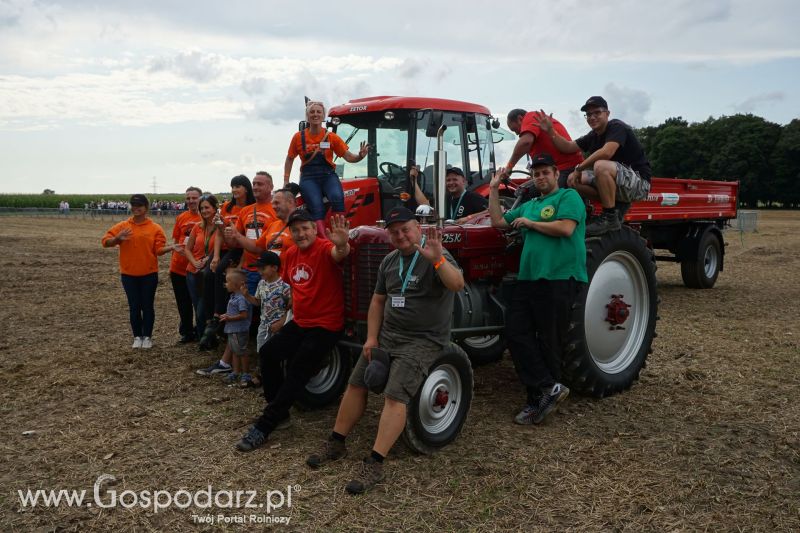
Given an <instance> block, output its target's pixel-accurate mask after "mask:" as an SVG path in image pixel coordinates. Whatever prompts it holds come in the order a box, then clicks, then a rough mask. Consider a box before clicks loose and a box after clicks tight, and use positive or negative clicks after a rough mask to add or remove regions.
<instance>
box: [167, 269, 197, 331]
mask: <svg viewBox="0 0 800 533" xmlns="http://www.w3.org/2000/svg"><path fill="white" fill-rule="evenodd" d="M169 280H170V281H171V282H172V292H173V293H174V294H175V304H176V305H177V306H178V316H179V317H180V324H178V333H180V334H181V335H194V325H193V324H194V309H193V308H192V298H191V296H190V295H189V287H188V286H187V285H186V276H181V275H180V274H176V273H175V272H170V273H169Z"/></svg>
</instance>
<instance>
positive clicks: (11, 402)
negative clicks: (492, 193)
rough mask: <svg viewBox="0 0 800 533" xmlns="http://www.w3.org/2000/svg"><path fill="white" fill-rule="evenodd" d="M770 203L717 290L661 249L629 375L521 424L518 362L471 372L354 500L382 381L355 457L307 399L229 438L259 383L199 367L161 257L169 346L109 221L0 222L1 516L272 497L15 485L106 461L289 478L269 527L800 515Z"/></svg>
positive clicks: (184, 481) (57, 519) (792, 333)
mask: <svg viewBox="0 0 800 533" xmlns="http://www.w3.org/2000/svg"><path fill="white" fill-rule="evenodd" d="M760 215H761V218H760V221H759V231H758V232H757V233H746V234H743V235H740V234H739V233H735V232H732V231H728V232H726V240H727V243H728V247H727V255H726V261H725V271H724V272H723V273H722V274H721V275H720V278H719V281H718V283H717V286H716V287H715V288H714V289H712V290H707V291H700V290H690V289H686V288H684V287H683V284H682V282H681V278H680V269H679V267H678V266H677V265H674V264H669V263H661V264H660V265H659V270H658V279H659V293H660V295H661V298H662V300H661V306H660V312H659V314H660V316H661V320H660V322H659V324H658V338H657V339H656V341H655V343H654V346H653V347H654V352H653V354H652V355H651V356H650V358H649V360H648V365H647V368H646V369H645V370H644V371H643V372H642V375H641V379H640V381H639V382H638V383H637V384H636V385H635V386H634V387H633V388H632V389H631V390H630V391H628V392H625V393H623V394H620V395H617V396H614V397H611V398H606V399H603V400H594V399H590V398H581V397H571V398H570V399H568V400H567V402H566V403H565V404H564V405H563V407H562V408H561V409H560V411H559V412H558V413H557V414H556V415H555V416H553V417H552V418H551V419H550V420H548V422H547V423H546V424H544V425H542V426H540V427H535V428H531V427H519V426H515V425H514V424H512V423H511V418H512V417H513V415H514V413H515V412H516V410H517V409H518V408H519V407H520V405H521V404H522V402H523V400H524V396H523V392H522V389H521V387H520V386H519V385H518V382H517V379H516V376H515V374H514V370H513V366H512V365H511V363H510V361H509V359H508V357H506V358H505V359H504V360H503V361H502V362H501V363H499V364H496V365H490V366H487V367H482V368H479V369H476V371H475V392H474V394H475V396H474V400H473V406H472V411H471V412H470V415H469V419H468V421H467V425H466V427H465V429H464V431H463V433H462V435H461V436H460V438H459V439H458V440H457V441H456V442H455V443H454V444H452V445H451V446H449V447H447V448H446V449H444V450H443V451H441V452H440V453H438V454H436V455H434V456H429V457H422V456H416V455H414V454H412V453H411V452H409V451H408V450H407V449H406V448H404V447H403V446H402V444H398V445H396V446H395V448H394V449H393V451H392V454H391V455H390V457H389V459H388V460H387V464H386V468H387V474H388V475H387V480H386V482H385V483H383V484H382V485H379V487H378V488H376V490H374V491H373V492H371V493H369V494H367V495H366V496H363V497H357V498H354V497H351V496H349V495H347V494H346V493H345V491H344V485H345V483H346V482H347V481H348V480H349V479H350V477H351V474H352V472H353V470H354V467H355V465H356V462H357V461H359V460H360V459H361V457H362V456H363V455H364V454H366V453H367V452H368V450H369V449H370V446H371V443H372V438H373V436H374V433H375V429H376V425H377V420H378V414H379V411H380V407H381V404H382V401H381V399H380V398H378V397H371V398H370V404H369V408H368V411H367V414H366V416H365V418H364V420H363V421H362V423H361V425H360V426H359V427H358V428H357V429H356V431H355V432H354V434H353V435H352V436H351V437H350V438H349V439H348V446H349V449H350V456H349V457H348V458H347V459H345V460H344V461H341V462H339V463H335V464H333V465H331V466H330V467H327V468H324V469H322V470H319V471H311V470H309V469H307V468H306V467H305V465H304V460H305V457H306V456H307V455H308V454H309V453H310V452H311V451H312V450H314V449H315V448H316V447H317V446H318V444H319V442H320V441H321V440H322V439H324V438H325V436H326V435H327V434H328V433H329V432H330V428H331V426H332V423H333V419H334V416H335V412H336V406H335V405H334V406H331V407H329V408H327V409H324V410H320V411H316V412H296V413H294V415H293V418H294V426H293V427H292V428H291V429H289V430H287V431H283V432H278V433H276V434H275V435H274V436H273V438H272V440H271V441H270V442H268V444H267V445H266V446H265V447H264V448H263V449H260V450H257V451H255V452H253V453H250V454H246V455H245V454H240V453H238V452H236V451H235V450H234V448H233V445H234V443H235V442H236V440H237V439H238V438H239V437H240V436H241V434H242V433H243V432H244V431H245V430H246V429H247V427H248V425H249V423H250V421H251V420H252V418H253V417H254V416H255V415H256V414H257V413H258V412H259V411H260V409H261V407H262V399H261V397H260V395H259V394H258V393H257V392H255V391H254V390H240V389H232V388H227V387H224V386H223V385H222V384H221V383H220V382H219V381H217V380H214V379H204V378H201V377H199V376H196V375H194V373H193V370H194V369H195V368H198V367H200V366H205V365H207V364H208V362H209V361H210V360H211V358H212V356H211V355H209V354H208V353H200V352H198V351H197V350H196V347H195V345H190V346H179V345H177V344H176V340H177V333H176V329H177V312H176V310H175V304H174V299H173V296H172V291H171V287H170V284H169V278H168V275H167V264H168V262H167V258H166V257H165V258H163V259H162V261H161V265H162V270H161V280H160V283H159V289H158V293H157V299H156V313H157V317H156V330H155V333H154V342H155V348H154V349H153V350H150V351H143V350H132V349H131V348H130V342H131V338H130V337H131V335H130V331H129V326H128V322H127V306H126V303H125V298H124V293H123V291H122V287H121V285H120V281H119V276H118V270H117V258H116V255H117V253H116V251H115V250H104V249H102V248H101V247H100V244H99V239H100V237H101V236H102V234H103V232H104V231H105V229H106V224H104V223H102V222H97V221H92V220H56V219H29V218H4V219H3V220H2V225H0V247H1V248H2V251H3V253H2V255H1V256H0V262H1V263H2V272H3V275H2V278H0V298H2V303H3V305H2V307H0V323H2V325H3V326H2V334H0V388H1V389H2V392H1V393H0V394H2V420H3V424H2V427H1V428H0V435H2V440H1V444H0V446H1V447H2V459H3V468H2V470H0V487H2V491H0V529H2V530H5V531H12V530H14V531H38V530H41V531H53V530H57V531H76V530H81V531H83V530H97V531H100V530H102V531H110V530H135V531H182V530H193V529H207V530H211V529H212V528H217V527H219V526H220V524H218V523H217V524H214V525H209V524H200V523H198V520H199V519H200V518H199V517H200V516H204V515H206V514H211V515H213V516H214V517H215V518H216V515H219V514H221V515H225V516H228V517H229V519H231V517H233V518H232V519H233V520H236V519H237V518H236V517H240V516H241V517H243V518H242V520H249V515H251V514H253V515H257V516H264V515H265V514H266V513H265V512H264V509H258V510H255V511H253V510H245V509H238V510H237V509H214V510H212V511H207V510H203V509H197V508H189V509H180V508H177V507H175V506H173V507H171V508H170V509H164V510H160V511H159V512H157V513H156V512H154V511H153V508H152V506H151V507H150V508H147V509H142V508H140V507H138V506H135V507H132V508H130V509H127V508H125V507H124V506H122V505H117V506H115V507H112V508H99V507H98V505H92V506H86V505H84V506H81V507H79V508H76V507H68V506H67V505H65V504H64V503H63V502H62V504H61V506H60V507H58V508H49V509H47V508H43V507H42V506H41V504H40V505H39V506H37V507H35V508H24V507H23V505H22V503H21V502H20V499H19V495H18V491H19V490H22V491H23V492H24V491H26V490H27V489H31V490H35V489H40V488H41V489H48V490H50V489H53V490H58V489H77V490H82V489H85V490H86V491H87V501H93V499H92V498H93V495H92V489H93V485H94V484H95V481H96V480H97V479H98V477H99V476H101V475H103V474H110V475H113V476H114V477H115V478H116V480H117V481H116V484H114V485H111V486H109V487H106V488H108V489H110V490H112V491H116V493H117V494H120V493H122V492H123V491H126V490H130V491H134V492H135V493H137V494H141V493H142V492H143V491H154V490H166V491H170V492H171V493H173V494H174V493H176V492H177V491H178V490H180V489H184V490H188V491H190V492H196V491H200V490H205V489H207V487H208V486H209V485H210V486H211V487H212V490H213V491H226V490H227V491H236V490H253V491H257V493H258V498H257V499H256V502H264V501H265V499H266V495H267V493H268V491H270V490H282V491H284V492H286V490H287V486H291V487H292V488H293V489H292V491H293V492H292V505H291V507H289V506H286V505H285V506H284V507H283V508H281V509H279V510H275V511H273V513H272V514H273V515H275V516H284V517H289V518H290V523H289V525H288V526H286V525H276V526H273V527H274V528H275V529H276V530H281V529H282V530H286V531H517V530H518V531H570V530H572V531H649V530H655V531H696V530H724V531H764V530H771V531H797V530H800V503H799V502H800V405H799V404H800V402H798V400H800V392H798V384H799V383H800V369H799V368H800V366H799V365H798V363H799V362H800V327H798V326H799V325H800V319H798V315H800V306H799V305H798V301H800V260H798V258H799V257H800V213H789V212H762V213H761V214H760ZM107 225H108V226H110V225H111V224H110V223H109V224H107ZM164 229H165V230H166V231H167V232H168V233H169V230H170V229H171V228H169V227H167V226H165V228H164ZM30 432H33V433H30ZM298 486H299V487H298ZM101 496H102V498H103V502H105V503H108V502H109V498H110V493H104V494H102V495H101ZM128 501H130V498H129V499H128ZM139 503H141V501H140V502H139ZM193 515H195V516H193ZM221 525H222V526H223V527H224V528H229V529H238V528H240V527H242V526H239V525H237V524H233V523H230V524H221ZM247 527H250V528H262V527H265V526H264V525H263V524H257V523H248V524H247Z"/></svg>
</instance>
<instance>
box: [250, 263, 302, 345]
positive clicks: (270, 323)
mask: <svg viewBox="0 0 800 533" xmlns="http://www.w3.org/2000/svg"><path fill="white" fill-rule="evenodd" d="M250 266H254V267H258V272H259V274H261V281H259V282H258V287H256V294H255V296H250V294H249V293H247V291H242V295H243V296H244V297H245V299H247V301H248V302H250V303H251V304H253V305H260V306H261V323H260V324H259V325H258V336H257V337H256V346H257V348H256V350H257V351H260V350H261V347H262V346H264V344H265V343H266V342H267V339H269V338H270V337H271V336H272V335H274V334H275V333H277V332H278V330H279V329H281V327H283V325H284V324H285V323H286V317H287V314H288V311H289V310H290V309H291V308H292V304H291V301H292V300H291V292H290V291H291V289H290V288H289V284H288V283H286V282H285V281H283V279H281V277H280V274H279V272H280V269H281V258H280V256H278V254H276V253H275V252H270V251H267V252H264V253H262V254H261V257H259V258H258V261H256V262H255V263H252V264H251V265H250Z"/></svg>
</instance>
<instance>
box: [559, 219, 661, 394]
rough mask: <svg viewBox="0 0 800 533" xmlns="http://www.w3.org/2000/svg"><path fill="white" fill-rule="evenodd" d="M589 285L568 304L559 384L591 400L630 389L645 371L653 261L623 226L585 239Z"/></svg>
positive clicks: (654, 299)
mask: <svg viewBox="0 0 800 533" xmlns="http://www.w3.org/2000/svg"><path fill="white" fill-rule="evenodd" d="M586 269H587V272H588V275H589V284H588V286H587V287H586V289H585V290H584V291H583V293H582V294H581V296H580V297H579V298H578V299H577V301H576V303H575V304H573V309H572V317H571V321H570V325H569V330H568V333H567V342H566V347H565V349H564V356H563V361H562V364H563V371H564V381H565V382H566V383H567V385H569V387H570V388H572V389H575V390H576V391H578V392H582V393H584V394H589V395H592V396H596V397H603V396H608V395H610V394H614V393H616V392H620V391H623V390H626V389H628V388H630V386H631V384H632V383H633V382H634V381H636V380H637V379H638V377H639V372H640V371H641V369H642V368H644V366H645V361H646V359H647V355H648V354H649V353H650V352H651V344H652V342H653V338H654V337H655V327H656V320H657V316H656V315H657V313H658V295H657V293H656V265H655V256H654V254H653V252H652V250H650V249H649V248H648V247H647V246H646V244H645V241H644V239H642V238H641V237H640V236H639V234H638V233H636V232H635V231H633V230H632V229H630V228H629V227H628V226H623V227H622V228H621V229H620V230H619V231H614V232H610V233H608V234H606V235H603V236H602V237H592V238H588V239H586Z"/></svg>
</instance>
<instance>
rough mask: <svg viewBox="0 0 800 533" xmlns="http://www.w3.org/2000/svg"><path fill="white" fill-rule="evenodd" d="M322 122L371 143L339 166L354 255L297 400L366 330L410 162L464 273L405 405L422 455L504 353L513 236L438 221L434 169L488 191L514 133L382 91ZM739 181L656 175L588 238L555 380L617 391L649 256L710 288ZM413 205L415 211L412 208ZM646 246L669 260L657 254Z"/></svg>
mask: <svg viewBox="0 0 800 533" xmlns="http://www.w3.org/2000/svg"><path fill="white" fill-rule="evenodd" d="M328 123H329V127H331V128H332V129H334V130H335V131H336V132H337V133H338V134H339V136H341V137H342V138H343V139H344V140H345V142H346V143H347V144H348V145H350V146H358V144H359V143H360V142H362V141H366V142H369V143H370V145H371V146H372V150H371V151H370V153H369V155H368V156H367V157H366V158H365V159H364V160H362V161H360V162H358V163H344V162H343V161H341V160H338V161H337V162H338V163H341V164H340V165H338V166H337V174H338V175H339V176H340V178H341V179H342V186H343V189H344V196H345V211H346V216H347V217H348V219H349V220H350V226H351V228H352V229H351V230H350V245H351V249H352V252H351V254H350V257H349V258H348V260H347V261H346V263H345V267H344V275H345V315H346V316H345V319H346V324H347V325H346V337H345V339H344V340H343V341H342V342H341V343H340V344H339V346H338V347H337V348H336V349H335V350H334V352H333V353H331V356H330V358H329V360H328V361H327V365H326V366H325V367H324V368H322V369H321V371H320V372H319V374H318V375H317V376H315V377H314V378H313V379H312V381H311V382H310V383H309V385H308V386H307V388H306V391H305V395H304V397H303V398H302V400H301V404H302V405H303V406H305V407H307V408H308V407H318V406H322V405H325V404H328V403H331V402H333V401H335V400H336V399H337V398H338V397H339V395H340V394H341V392H342V390H343V389H344V387H345V385H346V383H347V377H348V375H349V373H350V369H351V368H352V365H353V363H354V361H355V358H357V357H359V355H360V351H361V346H362V344H363V341H364V339H365V338H366V318H367V310H368V308H369V303H370V299H371V297H372V293H373V290H374V287H375V281H376V276H377V270H378V267H379V265H380V263H381V261H382V259H383V258H384V256H385V255H386V254H387V253H389V252H390V251H391V249H392V248H391V245H390V243H389V239H388V236H387V235H386V233H385V231H384V230H383V227H382V225H381V221H382V220H383V219H384V218H385V216H386V214H387V212H388V211H389V210H390V209H392V208H393V207H395V206H397V205H408V203H409V202H413V190H412V189H411V185H412V182H411V181H410V177H409V168H410V166H411V165H418V166H419V167H420V169H421V172H420V176H419V178H418V181H419V185H420V187H421V189H422V190H423V192H425V194H426V196H428V198H431V199H433V202H432V205H433V206H434V212H435V215H434V217H435V220H434V219H433V218H434V217H428V218H427V219H423V224H425V223H437V224H442V225H443V227H444V234H443V241H444V246H445V247H446V248H447V249H448V250H449V251H450V253H451V254H452V255H453V257H454V258H455V259H456V261H458V264H459V265H460V267H461V268H462V269H463V272H464V278H465V282H466V286H465V288H464V289H463V290H462V291H461V292H459V293H458V294H456V296H455V303H454V309H453V322H452V340H453V342H452V343H451V345H450V346H449V348H448V349H446V350H445V351H444V353H443V355H442V356H441V358H440V359H439V360H438V361H437V362H436V363H434V365H433V367H432V368H431V369H430V373H429V376H428V378H427V380H426V381H425V382H424V383H423V385H422V386H421V387H420V390H419V391H418V392H417V395H416V397H415V399H414V400H413V402H412V403H411V404H410V405H409V409H408V418H407V423H406V430H405V432H404V440H405V441H406V442H407V443H408V444H409V445H410V447H411V448H412V449H414V450H417V451H419V452H424V453H427V452H431V451H433V450H435V449H437V448H440V447H442V446H444V445H446V444H448V443H449V442H451V441H453V440H454V439H455V438H456V436H457V435H458V433H459V432H460V430H461V428H462V426H463V424H464V422H465V420H466V417H467V413H468V411H469V407H470V403H471V399H472V368H471V365H470V361H471V362H472V364H473V365H477V364H483V363H486V362H489V361H494V360H497V359H499V358H500V357H501V356H502V354H503V351H504V350H505V341H504V337H503V331H504V316H505V313H506V308H507V302H508V301H509V297H508V296H509V294H511V293H512V291H514V287H515V283H516V273H517V271H518V268H519V259H520V252H521V249H522V238H521V236H520V234H519V233H518V232H515V231H511V232H507V231H501V230H498V229H495V228H493V227H492V226H491V224H490V220H489V217H488V215H486V216H484V217H481V218H476V219H474V220H473V221H472V222H471V223H469V224H463V225H456V224H454V223H453V222H452V221H446V220H443V216H442V215H443V213H444V201H445V198H444V195H445V188H444V173H445V169H446V165H447V166H457V167H460V168H462V169H463V171H464V174H465V176H466V177H467V181H468V189H470V190H474V191H476V192H478V193H479V194H482V195H484V196H488V184H489V180H490V179H491V176H492V174H493V172H494V169H495V167H496V160H495V145H497V144H498V143H500V142H503V141H504V140H508V139H509V138H510V137H511V134H509V133H508V132H506V131H504V130H502V129H500V128H499V121H497V120H496V119H494V118H493V117H492V115H491V114H490V112H489V110H488V109H487V108H486V107H483V106H481V105H477V104H471V103H466V102H459V101H454V100H444V99H434V98H414V97H393V96H382V97H374V98H363V99H357V100H352V101H350V102H348V103H347V104H344V105H341V106H338V107H334V108H332V109H331V110H330V113H329V122H328ZM512 178H513V179H512V181H511V182H509V183H507V184H504V185H502V186H501V195H502V196H503V198H502V199H503V201H504V202H505V203H506V204H507V205H509V206H510V205H512V204H514V203H515V202H519V201H521V198H522V197H523V196H524V194H525V192H526V189H527V186H526V185H525V183H526V182H528V180H529V175H528V174H527V173H526V172H524V171H515V172H514V174H513V175H512ZM737 190H738V183H735V182H716V181H694V180H683V179H665V178H653V180H652V188H651V192H650V195H649V196H648V198H647V199H646V200H644V201H641V202H636V203H634V204H633V205H632V206H631V207H630V209H629V210H628V211H627V213H626V215H625V222H626V223H625V224H624V225H623V227H622V229H621V230H619V231H614V232H610V233H608V234H606V235H603V236H602V237H589V238H587V239H586V248H587V257H586V262H587V270H588V274H589V279H590V282H589V284H588V286H587V289H586V290H585V291H584V293H583V294H582V295H581V296H580V298H579V299H578V301H577V302H575V304H574V306H573V311H572V319H571V323H570V326H569V333H568V342H567V345H566V347H565V353H564V358H563V381H564V382H565V383H566V384H567V385H568V386H569V387H570V388H571V389H573V390H574V391H577V392H581V393H584V394H589V395H593V396H596V397H602V396H606V395H609V394H613V393H616V392H619V391H622V390H625V389H627V388H628V387H630V386H631V384H632V383H633V382H634V381H635V380H636V379H637V378H638V376H639V372H640V370H641V369H642V368H643V367H644V365H645V360H646V358H647V355H648V353H650V351H651V344H652V342H653V338H654V337H655V326H656V320H657V312H658V295H657V292H656V275H655V272H656V265H655V260H656V259H665V260H670V261H678V262H680V263H681V271H682V273H683V279H684V282H685V284H686V285H687V286H689V287H695V288H710V287H711V286H713V285H714V283H715V281H716V279H717V276H718V274H719V272H720V271H721V270H722V267H723V258H724V242H723V237H722V231H721V230H722V229H723V227H724V225H725V223H726V222H727V220H728V219H731V218H734V217H735V216H736V193H737ZM412 207H413V206H412ZM655 249H660V250H665V251H667V252H669V254H668V255H664V256H658V257H657V256H656V255H655V253H654V250H655Z"/></svg>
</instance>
